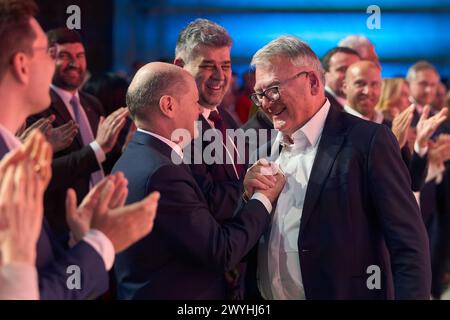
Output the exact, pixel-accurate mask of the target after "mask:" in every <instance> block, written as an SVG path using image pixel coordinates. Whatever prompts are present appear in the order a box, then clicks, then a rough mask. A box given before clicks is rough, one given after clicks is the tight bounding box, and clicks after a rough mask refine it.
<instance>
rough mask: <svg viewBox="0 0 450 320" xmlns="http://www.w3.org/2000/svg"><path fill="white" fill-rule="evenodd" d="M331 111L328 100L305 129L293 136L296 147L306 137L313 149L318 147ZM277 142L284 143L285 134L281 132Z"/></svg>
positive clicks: (305, 125)
mask: <svg viewBox="0 0 450 320" xmlns="http://www.w3.org/2000/svg"><path fill="white" fill-rule="evenodd" d="M329 111H330V102H329V101H328V99H327V100H326V101H325V103H324V104H323V106H322V107H321V108H320V109H319V111H317V112H316V114H315V115H314V116H313V117H312V118H311V119H309V121H308V122H307V123H305V124H304V125H303V127H301V128H300V129H298V130H297V131H295V132H294V133H293V134H292V136H291V139H292V140H293V141H294V146H295V145H296V144H297V142H300V141H303V139H304V137H306V139H307V140H308V143H309V145H310V146H312V147H316V145H317V143H318V141H319V138H320V136H321V135H322V131H323V127H324V125H325V120H326V119H327V115H328V112H329ZM276 140H277V141H278V143H281V141H283V134H282V133H281V132H280V131H279V132H278V136H277V138H276Z"/></svg>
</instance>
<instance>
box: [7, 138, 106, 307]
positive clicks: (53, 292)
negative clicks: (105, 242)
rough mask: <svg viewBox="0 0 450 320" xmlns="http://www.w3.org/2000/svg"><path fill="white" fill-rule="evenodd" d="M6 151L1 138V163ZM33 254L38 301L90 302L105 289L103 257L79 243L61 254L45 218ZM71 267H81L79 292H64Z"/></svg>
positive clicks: (60, 249)
mask: <svg viewBox="0 0 450 320" xmlns="http://www.w3.org/2000/svg"><path fill="white" fill-rule="evenodd" d="M8 151H9V150H8V148H7V147H6V144H5V142H4V141H3V138H2V137H1V136H0V159H1V158H3V156H4V155H5V154H6V153H7V152H8ZM62 214H64V212H62ZM36 251H37V256H36V268H37V271H38V276H39V295H40V299H41V300H56V299H57V300H59V299H71V300H73V299H80V300H81V299H92V298H96V297H98V296H100V295H101V294H102V293H104V292H105V291H106V290H107V289H108V273H107V272H106V269H105V263H104V262H103V259H102V257H101V256H100V255H99V254H98V253H97V252H96V251H95V250H94V248H92V247H91V246H90V245H89V244H87V243H86V242H84V241H80V242H79V243H78V244H77V245H76V246H74V247H73V248H71V249H70V250H68V251H66V250H64V249H63V248H62V246H61V245H60V244H59V241H58V240H57V239H56V238H55V235H54V234H53V232H52V230H51V229H50V227H49V225H48V222H47V220H46V219H45V218H44V221H43V225H42V230H41V234H40V236H39V240H38V243H37V248H36ZM71 265H76V266H79V267H80V271H81V289H80V290H69V289H68V288H67V280H68V278H69V276H70V275H71V274H68V273H67V268H68V267H69V266H71Z"/></svg>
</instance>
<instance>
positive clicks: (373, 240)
mask: <svg viewBox="0 0 450 320" xmlns="http://www.w3.org/2000/svg"><path fill="white" fill-rule="evenodd" d="M410 185H411V180H410V177H409V174H408V170H407V168H406V166H405V163H404V162H403V161H402V158H401V155H400V149H399V146H398V143H397V141H396V139H395V137H394V136H393V134H392V132H391V131H390V130H389V129H388V128H387V127H386V126H384V125H378V124H375V123H372V122H369V121H364V120H362V119H359V118H356V117H354V116H352V115H349V114H347V113H344V112H340V111H339V108H338V107H336V106H334V105H332V106H331V108H330V111H329V114H328V116H327V119H326V122H325V126H324V129H323V132H322V137H321V140H320V142H319V146H318V150H317V155H316V158H315V160H314V164H313V167H312V171H311V175H310V178H309V181H308V186H307V191H306V196H305V201H304V206H303V213H302V218H301V224H300V232H299V238H298V254H299V259H300V266H301V271H302V278H303V284H304V288H305V294H306V298H307V299H392V298H396V299H429V297H430V282H431V271H430V255H429V247H428V238H427V234H426V230H425V227H424V224H423V222H422V218H421V215H420V212H419V208H418V206H417V203H416V200H415V198H414V196H413V194H412V192H411V188H410ZM371 265H376V266H378V267H379V268H380V270H381V273H380V277H381V278H380V279H381V289H374V290H369V289H368V287H367V285H366V282H367V280H368V278H369V276H370V274H368V273H367V268H368V267H369V266H371Z"/></svg>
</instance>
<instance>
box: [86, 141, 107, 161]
mask: <svg viewBox="0 0 450 320" xmlns="http://www.w3.org/2000/svg"><path fill="white" fill-rule="evenodd" d="M89 146H90V147H91V148H92V150H94V153H95V157H96V158H97V162H98V165H99V166H100V167H101V166H102V163H103V161H105V160H106V155H105V153H104V152H103V149H102V147H100V145H99V144H98V142H97V141H95V140H94V141H92V142H91V143H90V144H89Z"/></svg>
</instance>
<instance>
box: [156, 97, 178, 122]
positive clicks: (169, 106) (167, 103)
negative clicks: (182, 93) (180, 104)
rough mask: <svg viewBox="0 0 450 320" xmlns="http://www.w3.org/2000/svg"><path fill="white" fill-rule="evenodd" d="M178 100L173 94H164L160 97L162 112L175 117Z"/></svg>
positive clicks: (171, 117) (169, 116)
mask: <svg viewBox="0 0 450 320" xmlns="http://www.w3.org/2000/svg"><path fill="white" fill-rule="evenodd" d="M176 103H177V102H176V100H175V98H174V97H172V96H168V95H164V96H162V97H161V98H160V99H159V110H161V113H162V114H163V115H164V116H166V117H168V118H170V119H173V118H174V117H175V112H176V111H177V110H176Z"/></svg>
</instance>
